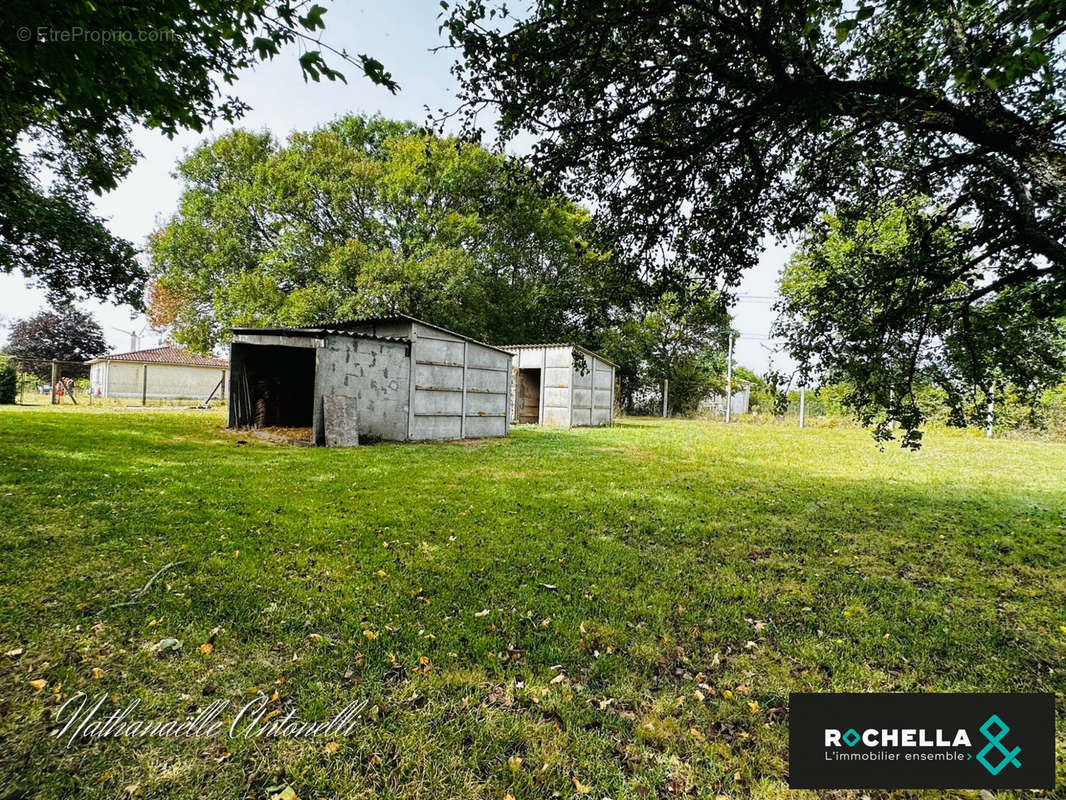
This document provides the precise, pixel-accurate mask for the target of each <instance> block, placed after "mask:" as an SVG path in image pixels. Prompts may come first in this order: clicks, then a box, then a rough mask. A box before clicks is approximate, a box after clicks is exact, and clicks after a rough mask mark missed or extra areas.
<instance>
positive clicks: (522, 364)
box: [518, 348, 544, 369]
mask: <svg viewBox="0 0 1066 800" xmlns="http://www.w3.org/2000/svg"><path fill="white" fill-rule="evenodd" d="M543 360H544V353H543V351H542V350H540V349H539V348H538V349H532V350H521V351H519V353H518V367H519V368H520V369H537V368H539V367H540V366H541V364H542V362H543Z"/></svg>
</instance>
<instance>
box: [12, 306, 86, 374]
mask: <svg viewBox="0 0 1066 800" xmlns="http://www.w3.org/2000/svg"><path fill="white" fill-rule="evenodd" d="M4 352H5V353H6V354H7V355H9V356H12V357H14V358H17V359H19V360H20V361H22V362H23V364H22V368H23V371H25V372H32V373H33V374H35V375H36V376H37V377H39V378H41V380H48V379H49V376H50V375H51V367H50V365H49V364H48V362H49V361H51V360H52V359H55V360H57V361H64V362H68V363H65V364H63V375H64V376H65V377H71V378H79V377H85V376H86V375H88V374H89V371H88V368H81V367H78V366H75V365H73V364H71V363H69V362H84V361H88V360H90V359H92V358H96V357H97V356H101V355H103V354H104V353H106V352H107V341H106V340H105V339H104V331H103V328H101V327H100V323H99V322H97V321H96V319H95V317H93V315H92V314H90V313H88V312H86V311H82V310H80V309H77V308H74V307H66V308H58V309H55V310H49V311H41V312H38V313H37V314H34V315H33V316H32V317H29V318H27V319H22V320H18V321H16V322H15V323H13V324H12V325H11V331H10V333H9V335H8V341H7V345H6V346H5V347H4Z"/></svg>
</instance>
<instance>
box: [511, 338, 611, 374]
mask: <svg viewBox="0 0 1066 800" xmlns="http://www.w3.org/2000/svg"><path fill="white" fill-rule="evenodd" d="M501 347H502V349H504V350H507V351H510V352H514V351H516V350H543V349H546V348H549V347H572V348H573V349H574V350H580V351H581V352H582V353H586V354H588V355H590V356H595V357H596V358H598V359H599V360H600V361H602V362H603V363H604V364H610V365H611V366H612V367H615V368H617V367H618V365H617V364H615V363H614V362H613V361H611V360H610V359H609V358H604V357H603V356H601V355H600V354H599V353H597V352H595V351H594V350H589V349H588V348H587V347H585V346H584V345H580V344H574V343H573V342H549V343H547V344H505V345H501Z"/></svg>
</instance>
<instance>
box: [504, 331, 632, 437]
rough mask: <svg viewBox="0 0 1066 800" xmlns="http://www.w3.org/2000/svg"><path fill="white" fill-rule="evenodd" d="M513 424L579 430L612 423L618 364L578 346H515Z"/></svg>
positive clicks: (511, 407)
mask: <svg viewBox="0 0 1066 800" xmlns="http://www.w3.org/2000/svg"><path fill="white" fill-rule="evenodd" d="M504 349H505V350H507V351H509V352H511V353H514V356H515V358H514V364H513V369H514V375H513V377H512V380H511V386H512V387H513V389H512V391H511V398H510V409H511V419H512V421H514V422H520V423H532V424H536V425H547V426H551V427H556V428H577V427H584V426H589V425H610V424H611V423H613V422H614V377H615V369H616V365H615V364H613V363H612V362H610V361H608V360H607V359H606V358H604V357H603V356H600V355H597V354H596V353H594V352H592V351H591V350H588V349H586V348H584V347H581V346H580V345H576V344H533V345H513V346H508V347H505V348H504Z"/></svg>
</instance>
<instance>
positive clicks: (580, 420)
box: [570, 408, 592, 428]
mask: <svg viewBox="0 0 1066 800" xmlns="http://www.w3.org/2000/svg"><path fill="white" fill-rule="evenodd" d="M591 424H592V409H590V408H575V409H573V411H571V412H570V426H571V427H573V428H583V427H586V426H588V425H591Z"/></svg>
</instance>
